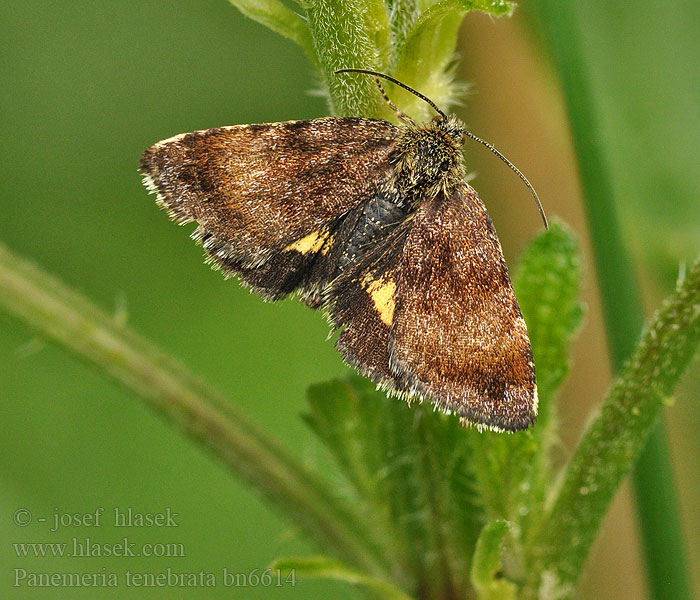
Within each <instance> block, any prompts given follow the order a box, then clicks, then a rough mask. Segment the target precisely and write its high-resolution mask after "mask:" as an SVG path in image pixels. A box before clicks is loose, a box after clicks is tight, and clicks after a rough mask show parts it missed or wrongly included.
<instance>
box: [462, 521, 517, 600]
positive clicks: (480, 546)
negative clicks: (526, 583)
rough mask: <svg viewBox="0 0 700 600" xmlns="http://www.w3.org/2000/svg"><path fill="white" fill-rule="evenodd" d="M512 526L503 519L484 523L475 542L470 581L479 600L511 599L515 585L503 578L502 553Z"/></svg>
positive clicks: (513, 595)
mask: <svg viewBox="0 0 700 600" xmlns="http://www.w3.org/2000/svg"><path fill="white" fill-rule="evenodd" d="M512 528H513V525H512V523H509V522H508V521H503V520H497V521H492V522H491V523H489V524H488V525H486V526H485V527H484V529H483V531H482V532H481V535H480V536H479V539H478V541H477V543H476V550H475V552H474V558H473V559H472V570H471V581H472V585H473V586H474V589H475V590H476V592H477V594H478V598H479V600H512V599H514V598H515V592H516V587H515V585H514V584H513V583H512V582H510V581H508V580H506V579H504V578H503V575H502V573H503V560H502V558H501V557H502V555H503V551H504V547H505V542H506V536H507V535H508V534H509V532H510V531H511V529H512Z"/></svg>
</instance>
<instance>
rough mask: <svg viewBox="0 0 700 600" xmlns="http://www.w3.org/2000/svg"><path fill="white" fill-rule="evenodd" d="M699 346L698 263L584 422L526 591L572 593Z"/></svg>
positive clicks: (539, 543) (538, 544)
mask: <svg viewBox="0 0 700 600" xmlns="http://www.w3.org/2000/svg"><path fill="white" fill-rule="evenodd" d="M698 347H700V261H698V262H697V263H696V264H695V266H694V267H693V269H692V270H691V271H690V272H689V273H688V275H687V277H686V278H685V281H683V283H682V284H681V285H680V287H679V288H678V289H677V290H676V292H675V293H674V294H672V295H671V297H670V298H669V299H668V300H667V301H666V302H665V303H664V305H663V307H662V308H661V310H660V311H659V312H658V313H657V315H656V316H655V317H654V318H653V319H652V323H651V326H650V327H649V328H648V330H647V331H646V332H645V333H644V335H643V337H642V340H641V341H640V343H639V345H638V347H637V349H636V351H635V352H634V354H633V356H632V358H631V359H630V360H629V361H628V362H627V364H626V366H625V367H624V369H623V370H622V373H621V375H620V377H619V378H618V379H617V380H616V382H615V383H614V385H613V387H612V388H611V390H610V392H609V393H608V395H607V397H606V400H605V402H604V403H603V405H602V407H601V409H600V411H599V412H598V413H597V415H596V416H595V418H594V419H593V421H592V422H591V423H590V425H589V426H588V428H587V430H586V432H585V434H584V436H583V438H582V440H581V443H580V444H579V446H578V448H577V449H576V452H575V454H574V456H573V457H572V459H571V462H570V464H569V466H568V468H567V469H566V472H565V477H564V479H563V483H562V485H561V489H560V490H559V493H558V494H557V496H556V497H555V499H554V502H553V506H552V508H551V510H550V511H549V515H548V519H547V520H546V522H545V523H544V525H543V527H542V529H541V532H540V535H539V536H538V538H537V540H536V547H537V548H538V549H539V552H540V554H539V556H538V557H537V561H536V563H535V565H534V568H533V569H531V571H530V572H531V580H530V583H529V596H527V597H531V598H535V597H538V596H537V594H538V591H539V589H540V586H541V585H542V583H543V582H544V580H545V579H546V580H547V585H548V586H553V589H558V590H560V592H561V594H560V596H561V597H563V598H565V597H569V596H570V595H571V593H573V589H574V587H575V585H576V582H577V580H578V577H579V574H580V572H581V568H582V567H583V563H584V561H585V559H586V557H587V555H588V552H589V550H590V547H591V544H592V543H593V540H594V539H595V535H596V532H597V531H598V528H599V527H600V523H601V521H602V519H603V517H604V516H605V513H606V512H607V509H608V506H609V505H610V502H611V500H612V498H613V495H614V494H615V491H616V490H617V488H618V486H619V485H620V482H621V481H622V478H623V477H624V476H625V475H626V474H627V473H628V472H629V471H630V470H631V468H632V466H633V465H634V462H635V460H636V458H637V456H638V455H639V453H640V452H641V450H642V448H643V447H644V443H645V441H646V438H647V436H648V434H649V432H650V431H651V430H652V429H653V427H654V425H655V423H656V420H657V418H658V417H659V415H660V413H661V409H662V408H663V406H664V404H665V399H666V398H668V397H669V396H670V395H671V394H672V393H673V390H674V388H675V386H676V384H677V383H678V380H679V379H680V377H681V375H682V374H683V372H684V371H685V370H686V368H687V367H688V364H689V363H690V361H691V359H692V358H693V356H694V355H695V354H696V353H697V351H698Z"/></svg>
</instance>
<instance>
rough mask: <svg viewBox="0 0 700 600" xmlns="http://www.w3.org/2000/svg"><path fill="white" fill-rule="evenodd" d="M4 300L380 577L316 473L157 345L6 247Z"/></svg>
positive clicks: (379, 559)
mask: <svg viewBox="0 0 700 600" xmlns="http://www.w3.org/2000/svg"><path fill="white" fill-rule="evenodd" d="M0 306H2V307H4V309H5V310H6V311H7V312H8V313H10V314H11V315H13V316H14V317H16V318H18V319H21V320H22V321H25V322H26V323H28V324H29V325H30V326H32V327H34V328H35V329H37V330H38V331H40V332H41V333H42V334H43V335H44V336H46V337H47V338H49V339H51V340H53V341H54V342H56V343H58V344H59V345H61V346H62V347H64V348H67V349H69V350H72V351H73V352H74V353H76V354H77V355H78V356H80V357H82V358H84V359H86V360H87V361H88V362H89V363H92V364H94V365H95V366H97V367H98V368H99V370H100V372H103V373H108V374H109V375H110V376H111V377H112V378H113V379H115V380H117V381H118V382H120V383H122V384H124V385H125V386H126V387H128V388H129V389H131V390H133V391H134V392H136V393H137V394H139V395H140V396H141V397H142V398H143V399H144V400H145V401H146V402H147V404H148V405H150V406H151V407H152V408H154V409H156V410H157V411H158V412H160V413H162V414H163V415H165V416H166V417H167V418H168V419H170V420H171V421H173V422H174V423H175V424H177V425H178V426H179V427H181V428H182V429H183V430H184V431H185V432H186V433H188V434H189V435H190V436H191V437H192V438H193V439H195V440H196V441H197V442H199V443H201V444H203V445H204V446H206V447H208V448H209V449H210V450H211V451H213V453H214V454H215V455H217V456H218V457H219V458H220V459H221V460H223V461H224V462H225V463H226V464H227V465H228V466H229V467H230V468H231V469H232V470H233V471H234V472H236V473H237V474H238V475H240V476H241V477H243V478H244V479H245V480H246V481H248V482H249V483H251V484H252V485H253V486H254V487H255V488H256V489H257V490H258V491H260V492H261V493H262V495H263V496H265V497H266V498H268V499H269V500H271V501H273V502H275V503H276V504H277V505H278V506H279V507H281V508H283V509H284V510H285V511H286V512H287V513H288V514H289V515H290V516H291V517H292V518H293V519H294V520H295V521H296V522H297V523H298V524H299V525H300V526H301V527H302V528H303V529H304V530H305V531H306V532H307V533H309V534H310V535H311V536H312V537H313V538H314V539H315V540H316V541H317V542H319V543H320V544H321V545H322V546H323V547H324V548H326V549H328V550H330V551H333V552H334V553H336V554H338V555H339V556H342V557H343V558H344V560H346V561H347V562H348V563H350V564H352V565H354V566H356V567H359V568H362V569H364V570H366V571H367V572H369V573H371V574H373V575H378V576H386V569H385V566H386V562H385V560H384V558H383V556H382V555H381V551H380V550H379V549H378V546H377V545H376V544H375V543H373V542H372V541H371V540H369V539H368V538H367V537H366V534H365V531H366V528H364V527H363V524H362V523H361V522H360V519H359V518H358V517H357V515H356V514H355V513H354V512H353V511H352V510H351V509H350V508H349V507H348V506H347V505H345V504H343V503H341V501H340V500H339V498H338V497H337V496H336V495H335V494H334V493H333V492H332V490H330V489H329V488H328V487H327V486H326V484H325V483H323V482H322V481H321V480H320V479H319V478H318V477H317V476H316V474H315V473H314V472H312V471H310V470H309V469H307V468H305V467H304V466H303V465H302V464H300V463H299V461H298V460H297V459H296V458H294V457H293V456H292V455H290V454H289V453H288V452H287V451H286V450H285V449H284V448H283V447H281V446H280V445H279V444H278V443H277V442H276V441H275V440H274V439H271V438H270V437H268V436H267V435H265V434H264V433H263V432H262V431H260V430H258V429H257V427H255V426H254V425H252V424H251V423H250V422H248V421H247V420H246V419H245V418H244V417H243V416H242V415H240V414H238V413H237V411H236V410H235V409H234V408H233V407H232V406H230V405H229V404H227V403H226V402H225V401H224V400H223V399H222V398H221V397H220V396H218V395H217V394H215V393H213V392H211V391H210V390H208V389H207V388H206V387H205V386H204V385H203V384H202V383H201V382H200V381H199V380H197V379H195V378H194V377H193V376H191V375H190V374H189V373H187V372H186V371H185V370H184V369H183V368H182V367H181V366H180V365H178V364H177V363H176V362H175V361H174V360H173V359H171V358H169V357H168V356H166V355H165V354H163V353H162V352H161V351H160V350H159V349H158V348H156V347H155V346H154V345H153V344H151V343H150V342H148V341H147V340H145V339H144V338H142V337H140V336H139V335H137V334H136V333H134V332H133V331H131V330H130V329H128V328H125V327H122V326H120V325H119V324H117V323H116V322H115V319H113V318H111V317H110V316H109V315H108V314H106V313H105V312H103V311H102V310H100V309H99V308H97V307H96V306H94V305H93V304H91V303H90V302H89V301H88V300H86V299H85V298H83V297H82V296H80V295H79V294H77V293H75V292H74V291H72V290H70V289H68V288H67V287H66V286H65V285H63V284H62V283H61V282H59V281H57V280H55V279H53V278H52V277H51V276H49V275H47V274H46V273H44V272H42V271H41V270H40V269H39V268H37V267H36V266H34V265H32V264H30V263H28V262H27V261H25V260H23V259H21V258H19V257H17V256H15V255H13V254H12V253H11V252H9V251H8V250H7V249H6V248H4V247H3V246H2V245H0Z"/></svg>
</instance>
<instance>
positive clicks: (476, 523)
mask: <svg viewBox="0 0 700 600" xmlns="http://www.w3.org/2000/svg"><path fill="white" fill-rule="evenodd" d="M309 404H310V407H311V411H310V414H309V415H307V416H306V420H307V422H308V423H309V425H310V426H311V427H312V429H313V430H314V431H315V432H316V434H317V435H318V436H319V437H320V438H321V439H322V440H323V442H324V443H325V445H326V446H327V447H328V449H329V450H330V452H331V454H332V455H333V456H334V458H335V459H336V462H337V464H338V465H339V467H340V469H341V471H342V473H343V475H344V477H345V480H346V482H347V485H348V488H349V492H348V493H352V494H354V495H355V499H354V500H353V504H354V505H355V506H356V507H357V510H358V511H359V512H360V513H361V514H362V515H363V518H364V520H365V522H366V523H367V525H368V529H370V530H371V531H373V532H375V534H376V536H377V540H378V543H382V544H383V546H384V549H385V550H384V554H385V556H387V557H389V561H390V562H391V563H392V568H393V570H394V572H395V573H397V580H398V581H399V582H401V585H402V587H404V588H405V589H416V590H418V589H420V590H423V591H424V593H425V594H426V597H430V598H440V597H445V596H446V595H450V594H455V593H464V591H465V590H466V589H467V587H468V585H469V583H468V578H469V574H468V572H467V565H468V564H469V559H470V557H471V553H472V551H473V547H474V543H475V540H476V537H477V535H478V532H479V530H480V528H481V525H482V523H481V510H480V508H479V506H478V501H477V500H476V499H475V495H474V489H473V476H472V474H471V472H470V470H469V457H470V455H471V449H470V446H469V436H468V432H466V431H464V430H463V429H462V428H461V427H460V426H459V421H458V419H456V418H455V417H451V416H447V415H444V414H442V413H439V412H435V411H434V410H433V408H432V406H430V405H428V403H426V405H422V406H421V405H418V406H412V407H409V406H408V405H407V404H406V403H405V402H404V401H402V400H400V399H398V398H387V396H386V394H384V393H381V392H377V391H376V390H375V389H374V385H373V384H371V383H370V382H368V381H367V380H366V379H363V378H361V377H358V376H353V377H349V378H348V379H347V380H346V381H334V382H330V383H328V384H322V385H319V386H314V387H313V388H311V389H310V390H309Z"/></svg>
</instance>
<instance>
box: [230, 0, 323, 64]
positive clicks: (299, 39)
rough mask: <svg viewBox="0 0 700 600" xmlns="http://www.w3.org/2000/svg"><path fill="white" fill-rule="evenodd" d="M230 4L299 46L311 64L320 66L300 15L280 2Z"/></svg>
mask: <svg viewBox="0 0 700 600" xmlns="http://www.w3.org/2000/svg"><path fill="white" fill-rule="evenodd" d="M229 2H230V3H231V4H233V5H234V6H235V7H236V8H237V9H238V10H240V11H241V12H242V13H243V14H244V15H245V16H246V17H250V18H251V19H253V20H254V21H257V22H258V23H261V24H262V25H265V27H268V28H270V29H272V31H275V32H277V33H279V34H280V35H283V36H284V37H286V38H289V39H290V40H292V41H293V42H296V43H297V44H299V46H301V48H302V50H304V52H305V53H306V55H307V56H308V57H309V59H310V60H311V62H312V63H313V64H314V65H316V64H318V61H317V58H316V53H315V52H314V45H313V40H312V39H311V32H310V31H309V28H308V26H307V25H306V23H305V22H304V19H303V18H302V17H301V16H300V15H298V14H297V13H295V12H294V11H292V10H290V9H288V8H287V7H286V6H285V5H284V4H282V3H281V2H279V1H278V0H229Z"/></svg>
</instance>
